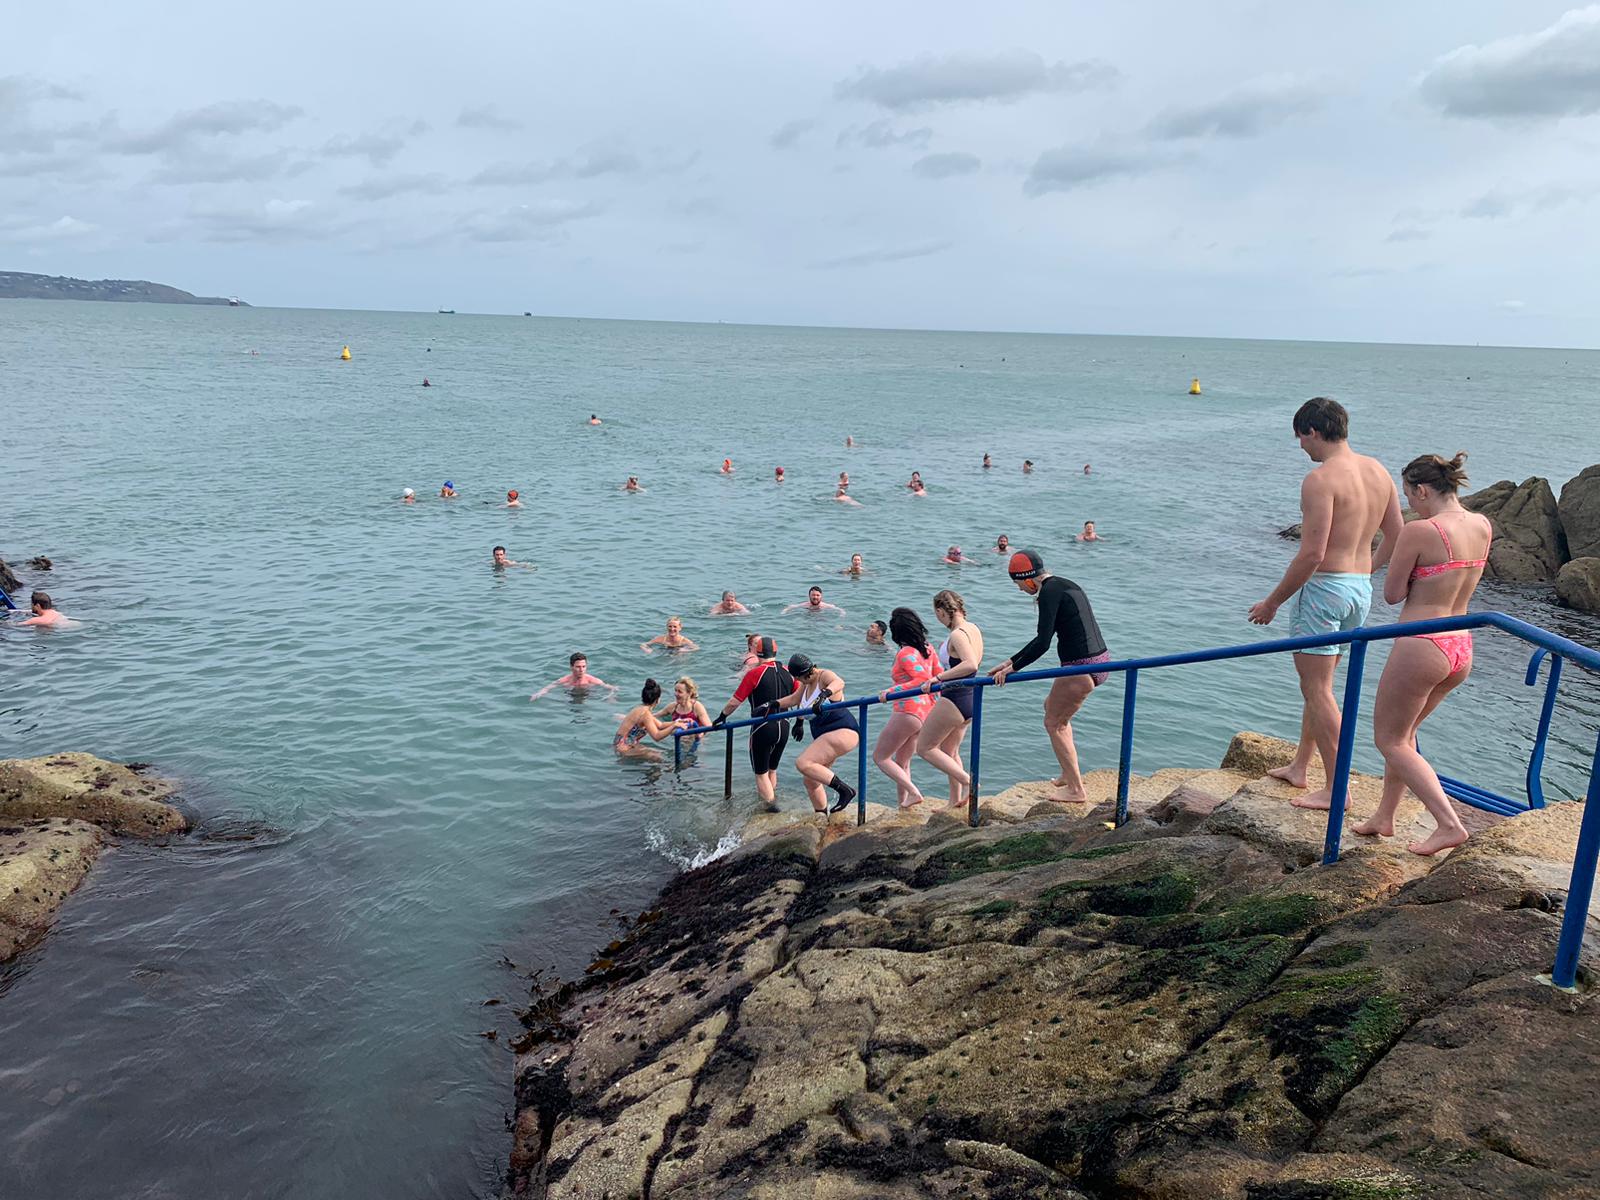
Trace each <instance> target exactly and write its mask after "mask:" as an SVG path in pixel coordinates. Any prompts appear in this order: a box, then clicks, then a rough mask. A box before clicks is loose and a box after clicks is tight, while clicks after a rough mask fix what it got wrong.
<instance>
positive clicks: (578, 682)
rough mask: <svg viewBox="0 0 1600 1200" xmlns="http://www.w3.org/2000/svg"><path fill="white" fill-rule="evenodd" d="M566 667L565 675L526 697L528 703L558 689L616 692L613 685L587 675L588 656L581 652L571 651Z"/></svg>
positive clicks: (595, 676) (597, 677)
mask: <svg viewBox="0 0 1600 1200" xmlns="http://www.w3.org/2000/svg"><path fill="white" fill-rule="evenodd" d="M567 666H568V668H569V669H568V671H567V673H566V674H565V675H563V676H562V677H561V678H560V679H556V680H552V681H551V682H550V683H547V684H545V685H544V687H542V688H540V689H539V690H538V691H537V692H535V693H534V694H533V695H531V696H529V697H528V700H529V702H530V703H531V702H532V701H534V700H537V699H539V698H540V697H541V696H547V695H549V694H550V693H551V692H552V691H554V690H555V689H556V688H558V687H564V688H571V689H573V690H574V691H576V690H578V689H580V688H581V689H585V690H587V689H589V688H592V687H595V688H610V689H611V691H613V692H615V691H616V690H617V688H616V685H615V684H610V683H607V682H606V681H605V680H604V679H601V678H600V677H599V676H597V675H591V674H589V656H588V655H586V654H584V653H583V652H582V651H573V653H572V656H571V657H570V658H568V659H567Z"/></svg>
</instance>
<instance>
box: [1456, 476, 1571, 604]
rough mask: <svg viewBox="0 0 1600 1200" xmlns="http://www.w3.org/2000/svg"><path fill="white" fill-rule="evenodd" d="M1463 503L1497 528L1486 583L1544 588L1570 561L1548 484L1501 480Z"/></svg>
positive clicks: (1490, 548) (1467, 497)
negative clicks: (1542, 585) (1499, 582)
mask: <svg viewBox="0 0 1600 1200" xmlns="http://www.w3.org/2000/svg"><path fill="white" fill-rule="evenodd" d="M1461 503H1462V505H1463V507H1465V508H1469V509H1471V510H1472V511H1473V512H1479V513H1482V514H1483V515H1484V516H1486V517H1488V518H1489V521H1490V523H1491V524H1492V525H1493V527H1494V541H1493V542H1492V543H1491V544H1490V546H1489V565H1488V568H1487V569H1486V570H1485V572H1484V574H1485V576H1486V577H1487V578H1490V579H1500V580H1504V581H1505V582H1507V583H1544V582H1547V581H1549V580H1552V579H1554V578H1555V577H1556V572H1557V571H1559V570H1560V569H1561V564H1562V563H1564V562H1566V561H1567V558H1568V553H1567V537H1566V534H1565V533H1564V532H1563V531H1562V527H1561V517H1560V515H1559V513H1558V511H1557V508H1556V498H1555V493H1554V492H1552V491H1551V490H1550V483H1549V481H1548V480H1545V479H1541V478H1539V477H1538V476H1534V477H1532V478H1530V479H1525V480H1523V481H1522V482H1521V483H1520V484H1514V483H1512V482H1511V481H1510V480H1509V479H1502V480H1501V481H1500V482H1499V483H1495V484H1491V485H1490V486H1489V487H1486V488H1484V489H1483V490H1482V491H1479V492H1474V493H1473V494H1472V495H1470V496H1463V497H1462V498H1461Z"/></svg>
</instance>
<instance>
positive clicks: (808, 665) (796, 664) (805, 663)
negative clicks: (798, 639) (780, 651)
mask: <svg viewBox="0 0 1600 1200" xmlns="http://www.w3.org/2000/svg"><path fill="white" fill-rule="evenodd" d="M814 669H815V668H814V664H813V663H812V661H811V660H810V659H809V658H807V657H806V656H805V655H804V654H791V655H790V656H789V674H791V675H809V674H810V673H811V672H812V670H814Z"/></svg>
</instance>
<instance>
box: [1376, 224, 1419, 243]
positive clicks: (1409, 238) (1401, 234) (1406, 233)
mask: <svg viewBox="0 0 1600 1200" xmlns="http://www.w3.org/2000/svg"><path fill="white" fill-rule="evenodd" d="M1429 236H1430V235H1429V233H1428V231H1427V230H1426V229H1418V228H1417V227H1416V226H1415V225H1406V226H1403V227H1402V228H1400V229H1396V230H1395V231H1394V232H1393V233H1391V234H1390V235H1389V236H1388V237H1386V238H1384V239H1383V240H1384V241H1386V242H1425V241H1427V240H1428V237H1429Z"/></svg>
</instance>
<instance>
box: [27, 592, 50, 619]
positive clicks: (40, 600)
mask: <svg viewBox="0 0 1600 1200" xmlns="http://www.w3.org/2000/svg"><path fill="white" fill-rule="evenodd" d="M55 606H56V604H55V601H54V600H52V599H50V593H49V592H35V593H34V594H33V596H32V598H31V600H30V601H29V607H30V608H32V609H33V615H34V616H36V617H42V616H44V614H45V613H47V612H49V611H50V610H51V609H52V608H54V607H55Z"/></svg>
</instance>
